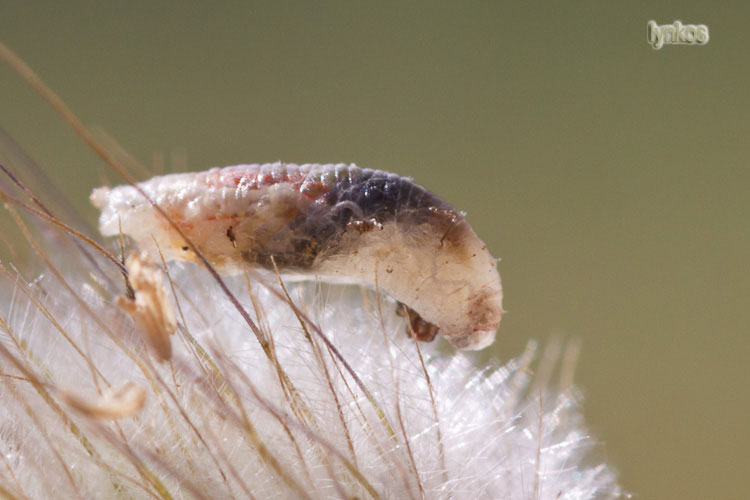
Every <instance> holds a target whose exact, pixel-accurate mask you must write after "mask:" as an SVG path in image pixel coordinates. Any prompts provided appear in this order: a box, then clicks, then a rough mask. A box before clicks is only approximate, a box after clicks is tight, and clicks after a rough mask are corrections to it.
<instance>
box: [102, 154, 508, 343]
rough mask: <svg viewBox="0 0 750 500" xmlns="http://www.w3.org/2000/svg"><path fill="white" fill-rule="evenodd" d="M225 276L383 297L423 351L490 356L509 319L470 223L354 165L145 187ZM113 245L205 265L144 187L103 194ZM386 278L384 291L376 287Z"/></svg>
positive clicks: (212, 175)
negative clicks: (441, 347)
mask: <svg viewBox="0 0 750 500" xmlns="http://www.w3.org/2000/svg"><path fill="white" fill-rule="evenodd" d="M139 187H140V188H141V189H142V190H143V192H145V194H146V195H147V196H148V197H149V198H150V199H151V200H153V201H154V202H156V203H157V204H158V205H159V207H160V208H161V209H162V210H163V212H164V214H166V215H167V217H169V218H170V219H171V221H172V222H173V223H174V224H175V225H176V226H177V227H178V228H179V229H180V231H181V232H182V234H184V235H185V237H187V238H188V239H189V240H190V242H192V244H193V245H194V246H195V248H196V249H198V250H199V251H200V252H201V253H202V254H203V255H204V256H205V257H206V259H208V261H209V262H210V263H211V264H212V265H213V266H215V267H216V268H217V269H218V270H219V271H221V272H223V273H235V272H238V271H241V270H242V269H244V268H247V267H252V268H257V269H266V270H272V269H274V265H275V266H276V267H277V268H278V269H279V271H280V272H281V273H283V274H285V275H289V276H294V277H295V278H299V277H303V278H307V279H323V280H327V281H332V282H336V283H358V284H365V285H370V286H374V285H375V283H376V282H377V286H378V288H379V289H380V290H382V291H384V292H385V293H387V294H388V295H390V296H391V297H393V298H394V299H395V300H396V301H397V302H399V303H401V304H403V305H405V306H406V310H407V312H406V316H407V317H408V319H409V323H410V326H411V330H412V331H414V332H415V334H416V335H417V338H419V339H421V340H431V339H432V338H433V337H434V336H435V334H436V333H438V332H439V333H440V334H442V336H444V337H445V338H446V339H447V340H448V341H449V342H450V343H451V344H453V345H454V346H455V347H457V348H459V349H482V348H483V347H486V346H488V345H490V344H491V343H492V342H493V341H494V338H495V331H496V330H497V328H498V325H499V323H500V319H501V317H502V312H503V308H502V287H501V284H500V275H499V273H498V272H497V267H496V259H494V258H493V257H492V256H491V255H490V253H489V251H488V250H487V248H486V246H485V244H484V242H482V240H480V239H479V237H478V236H477V235H476V233H475V232H474V230H473V229H472V228H471V226H470V225H469V224H468V223H467V222H466V220H465V219H464V217H463V215H462V214H461V213H460V212H458V211H457V210H455V209H454V208H453V207H451V206H450V205H449V204H448V203H446V202H445V201H443V200H442V199H440V198H439V197H438V196H436V195H434V194H433V193H431V192H429V191H427V190H426V189H424V188H423V187H422V186H420V185H418V184H415V183H414V182H413V181H412V180H411V179H410V178H407V177H401V176H399V175H396V174H392V173H389V172H384V171H382V170H372V169H367V168H360V167H357V166H355V165H345V164H336V165H319V164H305V165H294V164H285V163H272V164H263V165H237V166H232V167H225V168H212V169H210V170H207V171H204V172H197V173H184V174H170V175H164V176H158V177H154V178H153V179H150V180H148V181H145V182H142V183H140V184H139ZM91 200H92V202H93V204H94V205H95V206H96V207H98V208H99V209H100V210H101V215H100V218H99V227H100V230H101V232H102V234H104V235H105V236H117V235H119V234H120V228H122V232H123V233H124V234H126V235H128V236H130V237H132V238H133V239H134V240H135V242H136V244H137V245H138V247H139V248H140V249H141V250H144V251H150V252H155V251H156V248H155V245H154V240H155V241H157V242H158V244H159V247H160V248H161V249H162V251H163V253H164V256H165V257H166V258H167V259H169V260H177V259H179V260H195V259H196V255H195V253H194V252H188V251H185V250H186V249H188V248H189V245H187V242H186V241H185V239H184V238H183V236H181V235H180V232H178V231H177V230H176V229H175V228H174V227H173V226H172V224H170V222H169V221H168V220H167V219H166V218H165V217H164V215H162V214H161V213H159V211H157V210H156V209H155V208H154V207H153V206H151V204H150V203H149V201H148V200H147V199H146V198H145V197H144V196H143V195H142V194H141V193H140V192H139V191H138V189H136V188H135V187H134V186H130V185H126V186H119V187H115V188H107V187H102V188H98V189H95V190H94V192H93V193H92V195H91ZM376 277H377V279H376Z"/></svg>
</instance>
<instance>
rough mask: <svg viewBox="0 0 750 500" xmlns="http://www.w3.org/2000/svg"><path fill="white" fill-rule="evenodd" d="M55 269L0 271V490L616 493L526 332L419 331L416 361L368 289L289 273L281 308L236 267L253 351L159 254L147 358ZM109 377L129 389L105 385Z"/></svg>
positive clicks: (103, 303) (129, 328) (100, 295)
mask: <svg viewBox="0 0 750 500" xmlns="http://www.w3.org/2000/svg"><path fill="white" fill-rule="evenodd" d="M75 255H77V253H76V252H75V251H70V252H69V254H68V255H67V256H66V259H76V258H77V259H79V260H82V259H80V257H75ZM71 267H72V266H71ZM110 267H113V266H111V265H110ZM84 268H85V267H84ZM55 269H57V268H55ZM57 270H58V271H59V269H57ZM93 275H94V273H91V276H93ZM63 276H64V279H65V283H66V284H63V282H62V281H61V280H60V278H58V277H57V276H55V274H54V272H52V270H51V269H48V270H46V271H45V272H44V274H43V275H42V277H41V278H39V279H38V280H36V281H35V282H34V283H33V284H26V283H24V282H23V281H22V279H21V278H19V277H17V276H16V275H14V274H13V273H12V272H11V271H9V270H7V268H6V272H4V277H5V284H4V290H5V292H4V297H3V299H4V300H3V302H2V306H1V309H0V319H2V325H1V326H2V332H0V346H2V351H1V352H0V372H1V375H2V377H0V402H1V404H0V456H2V462H1V463H0V497H3V496H4V497H7V498H30V499H45V498H162V499H167V498H175V499H176V498H202V499H213V498H256V499H266V498H313V499H317V498H347V499H352V498H361V499H364V498H393V499H409V498H414V499H420V498H426V499H449V498H452V499H475V498H487V499H519V500H520V499H524V500H525V499H588V498H617V497H620V496H621V495H622V493H621V490H620V488H619V487H618V485H617V483H616V478H615V477H614V474H613V473H612V471H611V470H610V469H609V468H608V467H607V466H606V465H604V464H601V463H598V462H596V461H595V460H594V459H593V458H592V451H594V450H595V449H596V448H597V445H596V443H595V442H594V441H593V440H592V439H591V438H590V437H589V435H588V433H587V431H586V429H585V428H584V426H583V423H582V418H581V415H580V409H579V403H580V400H579V396H578V395H577V393H576V391H575V390H574V389H572V388H570V387H568V388H564V389H562V390H558V389H552V388H551V386H550V384H548V383H547V381H545V380H542V381H541V382H542V384H541V385H540V384H537V382H536V381H535V377H534V375H533V373H534V370H535V369H536V368H535V366H536V367H537V368H538V370H537V373H541V372H548V371H549V368H550V367H549V366H546V367H545V366H541V367H539V363H533V359H532V358H534V350H535V349H534V346H533V344H531V345H530V347H529V349H528V350H527V351H526V352H525V353H523V355H522V356H520V357H519V358H518V359H516V360H513V361H511V362H509V363H507V364H505V365H503V366H498V365H489V366H486V367H484V368H483V369H478V368H477V367H476V365H475V364H474V363H473V358H472V357H471V356H469V355H466V354H462V353H456V352H453V351H450V352H448V350H447V349H445V347H446V346H445V345H441V344H440V343H433V344H420V345H419V347H420V349H421V354H422V357H423V360H424V367H425V368H424V369H423V364H422V362H421V361H420V356H419V352H418V350H417V346H416V344H415V342H414V341H413V340H412V339H411V338H410V337H409V336H407V335H406V333H405V322H404V319H403V318H402V317H400V316H399V315H397V314H396V313H395V305H394V304H393V303H392V302H390V301H387V300H386V299H381V300H380V303H379V301H378V298H377V295H376V294H375V293H373V292H371V291H365V290H361V289H359V288H356V287H342V286H332V287H329V286H326V285H321V284H315V283H307V284H299V285H293V286H292V285H290V286H289V293H290V296H291V298H292V301H293V303H294V304H296V305H297V307H299V310H300V311H299V312H301V313H302V314H303V316H304V317H298V316H297V315H296V314H295V312H294V310H293V308H292V307H291V306H290V305H289V303H288V302H286V301H285V300H283V299H282V298H279V296H278V295H275V294H274V293H272V292H271V291H269V290H270V288H268V287H266V286H263V285H261V284H260V283H259V282H258V281H257V280H255V279H253V278H252V277H243V276H238V277H233V278H228V279H226V283H227V285H228V287H229V289H230V290H231V291H232V294H233V295H234V296H235V297H236V298H237V299H238V300H239V302H240V303H241V304H242V306H243V307H244V308H245V309H246V310H247V311H248V312H249V313H250V316H251V317H252V319H253V321H254V322H255V323H256V324H257V325H258V326H259V329H260V334H261V337H260V338H261V339H264V343H265V345H266V349H265V351H264V349H263V348H262V347H261V342H259V340H258V337H257V336H256V334H255V333H253V331H252V330H251V328H250V327H249V326H248V323H247V322H246V321H245V320H243V318H242V317H241V315H240V314H239V313H238V310H237V308H236V307H235V305H233V304H232V303H231V301H230V300H229V299H228V297H227V295H226V294H224V293H222V292H221V291H220V289H219V287H218V285H217V282H216V281H215V280H214V279H213V278H212V277H211V276H210V275H209V273H208V272H207V271H206V270H205V269H201V268H199V267H198V266H196V265H192V264H191V265H185V266H184V267H182V266H180V265H172V266H170V268H169V277H171V280H172V283H173V286H171V285H170V282H169V281H168V279H167V278H166V277H164V284H165V285H164V286H165V287H166V290H168V294H167V296H168V297H169V301H170V302H171V303H172V304H174V305H175V306H178V307H176V308H175V312H176V314H175V316H176V318H177V324H178V328H177V332H176V334H175V335H173V336H171V350H172V352H171V359H170V360H169V361H167V362H159V361H158V359H159V357H158V356H154V355H153V350H152V349H149V348H148V347H147V343H145V342H143V331H142V329H139V328H137V327H135V326H134V323H133V321H132V319H131V317H130V316H128V315H127V314H126V313H125V312H123V310H122V309H121V308H119V307H118V306H117V305H116V302H117V301H116V296H117V293H116V292H112V291H108V289H107V286H105V285H104V284H103V282H101V280H97V279H94V278H91V276H89V275H86V273H81V272H76V273H71V272H68V273H63ZM111 276H112V277H114V278H115V279H116V278H117V274H116V273H113V274H112V275H111ZM273 280H274V277H272V276H271V277H270V282H271V288H272V289H273V290H276V291H279V286H278V283H277V282H276V283H274V282H273ZM120 283H122V281H120V282H118V284H120ZM66 287H69V288H66ZM119 288H121V290H120V293H124V290H125V287H124V285H122V286H120V287H119ZM120 300H122V299H120ZM253 302H254V303H253ZM165 307H168V306H165ZM379 311H381V312H379ZM307 320H309V321H307ZM315 325H317V326H318V327H319V331H316V327H315ZM303 326H304V328H303ZM321 334H322V335H321ZM323 336H325V338H326V339H329V340H330V342H331V346H330V347H329V346H327V345H326V344H325V343H324V340H323ZM501 341H502V340H501ZM440 342H443V341H442V340H441V341H440ZM441 348H443V350H442V351H441V350H440V349H441ZM542 365H544V363H542ZM425 369H426V371H425ZM355 375H356V377H355ZM428 378H429V384H428ZM542 378H548V377H546V376H543V377H542ZM124 384H130V385H127V386H126V388H127V390H130V392H129V393H128V394H129V396H126V397H121V398H120V399H118V395H115V396H114V399H113V400H112V399H107V396H106V394H107V393H108V391H109V390H112V389H116V388H118V387H121V386H123V385H124ZM126 392H127V391H126ZM431 393H432V394H431ZM120 396H121V395H120ZM139 396H145V401H144V402H143V405H142V407H141V404H140V402H139ZM133 397H134V398H135V399H134V400H133ZM113 401H114V402H113ZM433 401H434V402H433ZM87 402H88V403H87ZM102 408H103V409H104V413H102ZM115 417H119V418H115Z"/></svg>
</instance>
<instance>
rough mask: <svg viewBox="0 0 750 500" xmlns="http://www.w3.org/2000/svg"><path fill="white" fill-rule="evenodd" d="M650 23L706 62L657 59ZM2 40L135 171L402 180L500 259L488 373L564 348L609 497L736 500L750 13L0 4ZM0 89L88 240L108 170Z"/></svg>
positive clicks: (741, 419)
mask: <svg viewBox="0 0 750 500" xmlns="http://www.w3.org/2000/svg"><path fill="white" fill-rule="evenodd" d="M573 4H575V5H573ZM649 19H655V20H657V21H658V22H659V23H660V24H667V23H670V22H672V21H674V20H675V19H680V20H682V21H683V22H684V23H693V24H706V25H707V26H708V27H709V30H710V35H711V39H710V42H709V44H708V45H707V46H704V47H689V46H681V47H674V46H672V47H670V46H667V47H665V48H663V49H662V50H661V51H654V50H653V49H652V48H651V47H650V46H649V45H648V44H647V42H646V23H647V21H648V20H649ZM0 38H1V39H2V40H4V41H5V42H6V43H7V44H8V45H9V46H10V47H12V48H14V50H16V51H17V52H18V53H19V55H21V56H22V57H23V58H25V59H26V61H27V62H28V63H29V64H30V65H31V66H32V67H33V68H35V69H36V70H37V71H38V72H39V74H40V75H41V76H42V78H44V79H45V80H46V81H47V83H49V84H50V86H51V87H52V88H53V89H55V90H56V91H57V92H58V93H59V94H60V95H61V96H62V97H63V99H65V100H66V101H67V103H68V104H69V105H70V106H71V107H72V108H73V109H74V110H75V111H76V112H77V113H78V114H79V115H80V117H81V118H82V119H83V121H84V122H85V123H87V124H89V125H99V126H101V127H102V128H103V129H104V130H106V131H107V132H108V133H109V134H110V135H112V136H113V137H114V138H116V139H117V140H118V141H119V142H120V143H121V144H122V145H123V146H124V147H125V148H126V149H127V150H128V151H129V152H130V153H132V154H133V155H134V156H135V157H136V158H138V159H140V160H141V161H143V162H144V163H146V164H147V165H149V166H151V165H152V164H153V162H154V160H153V159H154V158H157V160H158V158H159V157H161V158H164V159H165V161H164V163H165V164H166V168H167V169H168V170H171V169H175V168H183V165H184V163H185V159H186V161H187V167H188V168H190V169H194V170H198V169H204V168H207V167H209V166H214V165H219V166H222V165H229V164H236V163H242V162H266V161H275V160H284V161H288V162H338V161H343V162H356V163H358V164H360V165H362V166H369V167H373V168H382V169H386V170H391V171H394V172H398V173H400V174H402V175H411V176H413V177H414V178H415V179H416V180H417V181H418V182H420V183H422V184H424V185H426V186H427V187H429V188H430V189H432V190H434V191H436V192H438V193H440V194H441V195H443V197H444V198H446V199H447V200H449V201H450V202H452V203H453V204H454V205H455V206H456V207H458V208H460V209H462V210H465V211H466V212H468V214H469V220H470V221H471V222H472V223H473V225H474V226H475V228H476V230H477V232H478V233H479V234H480V235H481V236H482V237H483V238H484V239H485V240H486V241H487V243H488V244H489V247H490V249H491V251H492V252H493V254H494V255H496V256H498V257H502V262H501V264H500V271H501V274H502V276H503V283H504V286H505V290H506V302H505V306H506V309H507V310H508V311H509V313H508V314H507V316H506V317H505V319H504V320H503V324H502V325H501V330H500V335H499V337H498V341H497V343H496V344H495V346H494V353H495V354H496V355H497V356H499V357H500V358H502V359H507V358H509V357H511V356H514V355H517V354H518V353H519V352H520V350H521V349H522V347H523V345H524V344H525V343H526V341H527V339H529V338H537V339H539V340H542V341H544V340H546V339H547V338H548V337H549V336H550V335H552V334H561V335H563V336H566V337H580V338H581V339H582V342H583V351H582V356H581V358H580V364H579V370H578V374H577V381H578V383H579V385H580V386H581V387H582V389H583V390H584V393H585V395H586V401H585V415H586V419H587V422H588V424H589V425H590V426H591V428H592V430H593V432H594V433H595V435H596V436H597V437H598V438H599V439H601V440H602V441H603V442H604V444H605V448H604V449H605V450H606V452H605V455H606V456H605V458H606V460H608V461H609V462H610V463H611V464H613V465H614V466H615V467H617V468H618V469H619V472H620V478H621V482H622V484H623V486H624V487H625V488H626V489H628V490H629V491H632V492H634V493H636V494H637V495H638V497H639V498H680V499H706V498H720V499H730V498H732V499H733V498H748V495H750V493H748V492H749V491H750V483H748V478H747V469H748V467H750V458H749V454H750V451H749V450H750V431H749V430H748V425H747V424H748V414H749V413H750V397H749V391H750V387H749V386H748V382H749V381H750V377H749V376H748V368H747V363H748V361H749V360H750V336H748V325H749V324H750V322H749V321H748V320H749V319H750V318H749V314H748V309H749V307H748V306H749V304H748V296H749V294H750V264H749V263H748V261H747V258H748V255H750V252H749V251H750V231H749V230H748V215H750V203H748V189H749V187H750V170H748V159H749V158H750V140H749V139H748V130H749V128H750V100H749V99H748V92H749V90H750V7H749V6H748V4H747V3H744V2H737V3H735V4H734V5H729V4H726V3H722V4H716V3H712V2H707V1H703V2H687V3H686V2H645V1H642V2H621V3H620V5H615V4H614V2H594V1H589V2H575V3H574V2H554V3H549V4H548V5H536V4H534V5H532V4H529V3H525V2H524V3H520V2H519V3H517V4H511V3H500V2H460V3H459V2H455V3H437V2H416V1H414V2H394V3H390V2H370V3H356V4H355V3H350V2H309V3H308V2H295V3H287V2H263V3H252V2H246V3H245V2H227V3H223V4H217V3H214V4H211V5H209V4H208V3H204V2H197V1H190V2H173V3H167V2H159V3H158V5H157V3H156V2H128V3H127V4H125V3H114V2H73V1H68V2H49V3H48V4H44V3H39V2H36V3H35V2H4V3H3V5H2V7H0ZM0 92H1V94H2V95H1V96H0V118H1V122H0V123H1V124H2V125H3V126H4V127H5V128H6V130H8V131H9V132H10V133H11V134H12V135H13V136H14V137H15V138H16V139H17V140H18V141H19V142H20V143H21V145H22V146H23V147H24V148H25V149H26V150H27V151H29V152H30V153H31V154H32V156H33V157H34V159H35V160H37V161H38V162H39V163H41V164H42V165H43V166H44V167H45V169H46V170H47V171H48V172H49V173H50V175H51V176H52V178H53V179H54V180H55V181H56V182H58V183H59V184H60V186H61V187H62V189H63V191H64V192H65V193H66V195H67V196H69V197H70V198H71V199H73V200H77V201H78V203H79V207H80V208H81V209H82V210H84V211H85V213H86V214H88V215H89V216H90V218H91V220H94V217H95V214H94V210H93V209H92V208H90V207H89V206H88V205H87V202H86V199H87V196H88V193H89V191H90V190H91V188H92V187H94V186H97V185H99V184H100V183H101V179H102V175H104V174H106V175H108V176H109V177H110V178H113V176H112V175H111V173H109V171H108V170H107V169H106V168H105V167H104V166H103V164H102V163H101V162H100V161H99V160H98V158H97V157H95V156H94V155H93V154H92V153H90V152H89V151H88V150H87V149H86V147H85V146H83V145H82V144H81V143H80V141H78V140H77V139H76V138H75V137H74V136H73V134H72V132H71V131H70V130H69V129H67V128H66V127H65V126H63V125H62V124H61V122H60V120H59V119H58V118H57V117H56V116H55V115H54V114H53V113H52V112H51V111H50V110H49V109H48V108H47V106H46V105H45V104H44V103H42V102H41V99H39V98H38V97H36V96H35V95H34V94H32V92H31V91H30V90H29V89H28V88H26V87H25V86H24V85H23V84H22V83H21V81H20V79H19V78H18V77H17V76H16V75H14V74H13V73H12V72H11V71H10V70H8V69H7V68H5V67H3V68H0ZM159 163H161V161H160V160H158V161H156V164H157V167H155V168H157V169H158V168H160V167H158V164H159Z"/></svg>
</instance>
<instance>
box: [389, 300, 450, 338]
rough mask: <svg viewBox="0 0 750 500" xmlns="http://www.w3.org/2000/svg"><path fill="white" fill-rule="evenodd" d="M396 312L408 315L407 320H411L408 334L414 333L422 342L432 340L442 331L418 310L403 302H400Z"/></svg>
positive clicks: (407, 328) (407, 329)
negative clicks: (425, 318) (426, 319)
mask: <svg viewBox="0 0 750 500" xmlns="http://www.w3.org/2000/svg"><path fill="white" fill-rule="evenodd" d="M396 312H397V314H398V315H399V316H406V320H407V321H408V322H409V325H408V326H407V327H406V333H407V334H408V335H412V334H413V335H414V338H416V339H417V340H419V341H421V342H432V341H433V340H435V337H437V334H438V333H439V332H440V329H439V328H438V327H437V326H435V325H433V324H432V323H430V322H429V321H425V320H424V319H423V318H422V316H420V315H419V313H417V311H415V310H414V309H412V308H411V307H409V306H407V305H406V304H404V303H403V302H399V303H398V308H397V309H396Z"/></svg>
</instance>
